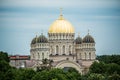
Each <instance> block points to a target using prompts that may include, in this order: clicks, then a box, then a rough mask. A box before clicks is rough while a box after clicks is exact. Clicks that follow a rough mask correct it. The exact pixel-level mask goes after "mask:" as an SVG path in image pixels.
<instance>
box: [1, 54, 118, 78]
mask: <svg viewBox="0 0 120 80" xmlns="http://www.w3.org/2000/svg"><path fill="white" fill-rule="evenodd" d="M112 56H114V55H112ZM115 56H116V55H115ZM118 56H119V55H118ZM118 56H116V57H117V58H118ZM106 57H107V60H110V59H111V61H110V62H109V61H107V62H105V61H106V58H105V56H98V57H97V59H98V60H99V61H100V62H94V63H93V64H92V66H91V67H90V71H89V72H88V73H87V74H85V75H81V74H80V73H78V71H77V70H75V69H74V68H69V69H68V70H67V71H64V70H62V69H56V68H50V67H49V68H47V67H44V66H43V69H38V70H37V71H34V70H33V69H16V68H13V67H11V66H10V65H9V58H8V54H7V53H5V52H0V80H120V65H119V64H118V62H119V61H116V60H115V59H114V58H116V57H114V58H113V57H112V58H111V56H106ZM109 58H110V59H109ZM44 61H45V63H46V60H44ZM47 62H51V61H47Z"/></svg>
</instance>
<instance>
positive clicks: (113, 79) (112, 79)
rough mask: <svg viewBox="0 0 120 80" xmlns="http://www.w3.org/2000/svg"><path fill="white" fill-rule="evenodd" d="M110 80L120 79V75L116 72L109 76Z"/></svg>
mask: <svg viewBox="0 0 120 80" xmlns="http://www.w3.org/2000/svg"><path fill="white" fill-rule="evenodd" d="M108 80H120V75H118V74H117V73H116V72H114V73H113V74H112V75H110V76H109V77H108Z"/></svg>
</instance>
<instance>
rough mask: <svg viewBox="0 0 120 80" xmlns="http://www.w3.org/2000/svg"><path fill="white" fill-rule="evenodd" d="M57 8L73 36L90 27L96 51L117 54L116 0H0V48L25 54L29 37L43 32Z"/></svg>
mask: <svg viewBox="0 0 120 80" xmlns="http://www.w3.org/2000/svg"><path fill="white" fill-rule="evenodd" d="M59 8H63V15H64V17H65V19H67V20H68V21H69V22H71V24H72V25H73V26H74V28H75V35H76V37H77V36H78V33H80V36H81V37H82V38H83V37H84V36H85V35H87V31H88V29H89V30H90V35H92V36H93V37H94V39H95V42H96V54H97V55H102V54H120V0H0V51H6V52H8V53H9V54H24V55H29V54H30V43H31V40H32V39H33V38H34V37H35V36H36V33H37V34H39V35H40V34H41V31H43V33H44V35H46V36H47V32H48V29H49V27H50V25H51V24H52V23H53V22H54V21H55V20H56V19H57V18H58V17H59V14H60V10H59Z"/></svg>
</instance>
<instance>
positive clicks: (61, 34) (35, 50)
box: [30, 14, 96, 73]
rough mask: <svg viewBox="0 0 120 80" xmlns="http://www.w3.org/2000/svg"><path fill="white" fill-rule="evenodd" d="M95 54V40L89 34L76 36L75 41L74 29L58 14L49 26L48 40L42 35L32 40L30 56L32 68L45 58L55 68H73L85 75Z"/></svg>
mask: <svg viewBox="0 0 120 80" xmlns="http://www.w3.org/2000/svg"><path fill="white" fill-rule="evenodd" d="M95 52H96V50H95V40H94V38H93V37H92V36H91V35H90V34H89V32H88V34H87V35H86V36H85V37H84V38H81V37H80V35H78V37H77V38H76V39H75V31H74V27H73V26H72V24H71V23H70V22H69V21H67V20H66V19H65V18H64V17H63V15H62V14H60V16H59V18H58V19H57V20H55V21H54V22H53V23H52V25H51V26H50V28H49V30H48V38H47V37H45V36H44V35H43V34H41V35H40V36H36V37H35V38H33V40H32V41H31V49H30V56H31V60H32V61H33V62H35V64H34V65H33V66H32V67H33V68H35V66H36V65H39V64H42V60H43V59H45V58H46V59H51V60H53V64H52V65H53V67H55V68H68V67H73V68H75V69H77V70H78V71H79V72H80V73H85V72H86V71H88V69H89V67H90V65H91V64H92V63H93V62H94V61H95V58H96V54H95Z"/></svg>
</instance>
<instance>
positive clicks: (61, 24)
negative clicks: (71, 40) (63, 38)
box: [48, 15, 74, 33]
mask: <svg viewBox="0 0 120 80" xmlns="http://www.w3.org/2000/svg"><path fill="white" fill-rule="evenodd" d="M48 33H74V28H73V26H72V24H71V23H70V22H68V21H67V20H65V19H64V17H63V15H60V17H59V18H58V19H57V20H55V21H54V22H53V23H52V25H51V26H50V28H49V31H48Z"/></svg>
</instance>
